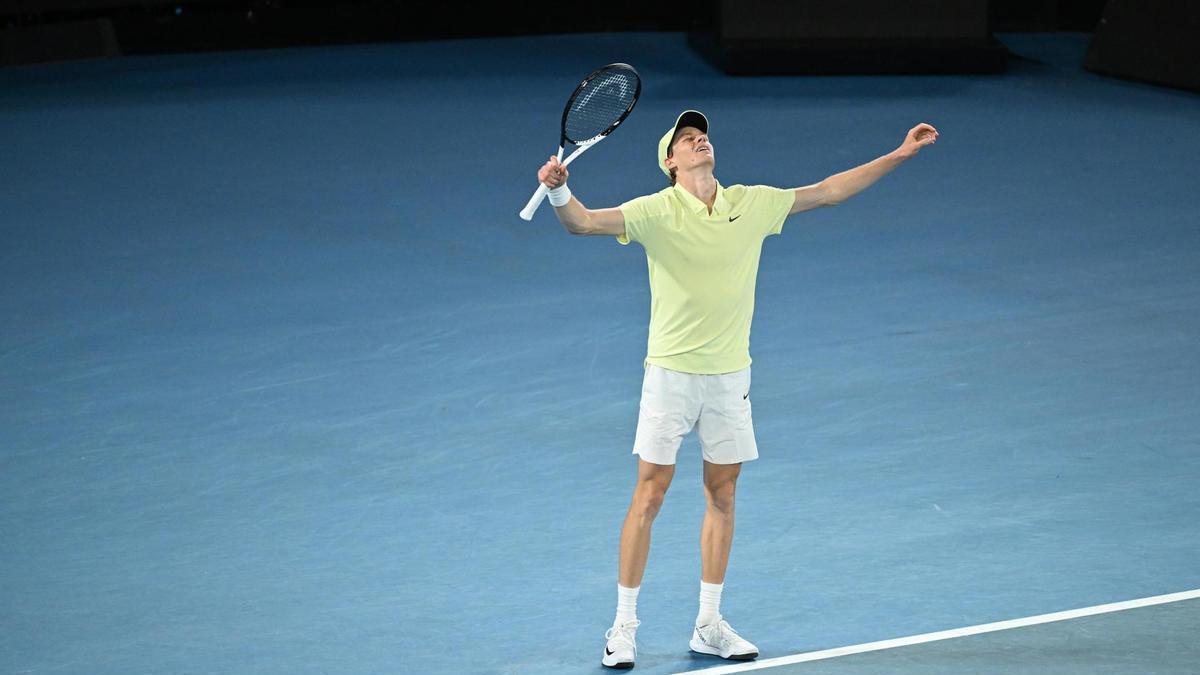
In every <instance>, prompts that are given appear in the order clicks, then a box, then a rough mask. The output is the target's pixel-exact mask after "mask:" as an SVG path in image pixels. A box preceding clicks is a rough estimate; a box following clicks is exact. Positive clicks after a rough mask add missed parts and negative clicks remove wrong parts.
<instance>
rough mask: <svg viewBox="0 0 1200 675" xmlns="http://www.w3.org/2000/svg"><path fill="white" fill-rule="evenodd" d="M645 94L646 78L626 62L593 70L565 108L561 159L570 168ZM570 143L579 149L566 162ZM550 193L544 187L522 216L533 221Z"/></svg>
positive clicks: (539, 185)
mask: <svg viewBox="0 0 1200 675" xmlns="http://www.w3.org/2000/svg"><path fill="white" fill-rule="evenodd" d="M641 94H642V78H640V77H638V73H637V71H636V70H634V69H633V66H630V65H629V64H626V63H610V64H608V65H607V66H604V67H603V68H600V69H599V70H596V71H593V72H592V74H591V75H588V76H587V79H585V80H584V81H583V82H580V83H579V86H578V87H575V91H574V92H572V93H571V98H569V99H567V106H566V107H565V108H563V116H562V134H561V136H560V137H559V141H558V160H559V161H560V162H562V163H563V166H566V165H568V164H570V163H571V162H573V161H574V160H575V158H576V157H578V156H580V155H582V154H583V153H584V151H586V150H587V149H588V148H590V147H592V146H593V145H595V144H597V143H599V142H600V141H602V140H604V137H605V136H607V135H609V134H611V133H612V132H613V130H614V129H616V128H617V126H618V125H620V124H621V122H624V121H625V118H626V117H629V113H631V112H633V106H634V105H635V104H636V103H637V100H638V96H641ZM567 143H572V144H574V145H575V146H576V148H575V151H574V152H572V153H571V154H570V156H569V157H567V159H566V160H563V148H565V147H566V145H567ZM547 191H549V188H547V187H546V186H545V185H543V184H540V183H539V184H538V189H537V191H536V192H534V193H533V196H532V197H530V198H529V203H528V204H526V205H525V208H523V209H521V217H522V218H524V219H525V220H532V219H533V214H534V212H535V211H537V208H538V206H540V205H541V203H542V200H543V199H545V198H546V192H547Z"/></svg>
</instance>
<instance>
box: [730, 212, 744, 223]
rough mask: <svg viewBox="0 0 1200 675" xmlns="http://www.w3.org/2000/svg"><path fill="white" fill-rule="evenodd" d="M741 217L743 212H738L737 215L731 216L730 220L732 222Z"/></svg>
mask: <svg viewBox="0 0 1200 675" xmlns="http://www.w3.org/2000/svg"><path fill="white" fill-rule="evenodd" d="M741 217H742V214H740V213H739V214H737V215H736V216H729V222H731V223H732V222H733V221H735V220H737V219H738V218H741Z"/></svg>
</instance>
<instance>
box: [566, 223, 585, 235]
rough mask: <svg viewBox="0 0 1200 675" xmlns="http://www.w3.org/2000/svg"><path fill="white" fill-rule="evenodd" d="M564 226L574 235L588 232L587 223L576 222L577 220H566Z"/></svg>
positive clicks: (568, 232)
mask: <svg viewBox="0 0 1200 675" xmlns="http://www.w3.org/2000/svg"><path fill="white" fill-rule="evenodd" d="M563 227H564V228H566V230H567V234H573V235H576V236H578V235H583V234H587V233H588V227H587V224H586V223H576V222H572V221H566V220H564V221H563Z"/></svg>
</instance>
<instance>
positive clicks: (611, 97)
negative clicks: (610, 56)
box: [560, 63, 642, 145]
mask: <svg viewBox="0 0 1200 675" xmlns="http://www.w3.org/2000/svg"><path fill="white" fill-rule="evenodd" d="M641 95H642V78H641V77H640V76H639V75H638V72H637V70H635V69H634V67H633V66H631V65H629V64H628V63H610V64H608V65H607V66H604V67H603V68H597V69H596V70H594V71H592V73H591V74H590V75H588V76H587V77H586V78H585V79H584V80H583V81H582V82H580V83H579V86H578V87H575V91H574V92H572V93H571V97H570V98H569V99H567V105H566V107H564V108H563V116H562V142H561V143H560V145H565V144H566V143H567V142H570V143H574V144H575V145H583V144H585V143H587V142H589V141H597V140H600V139H601V138H603V137H605V136H607V135H609V134H611V133H612V132H613V130H614V129H616V128H617V127H618V126H619V125H620V124H621V122H624V121H625V118H626V117H629V113H631V112H633V106H635V105H637V101H638V98H639V97H640V96H641Z"/></svg>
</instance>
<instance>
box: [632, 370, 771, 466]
mask: <svg viewBox="0 0 1200 675" xmlns="http://www.w3.org/2000/svg"><path fill="white" fill-rule="evenodd" d="M693 426H695V427H697V431H698V433H699V436H700V448H701V450H702V451H703V453H704V459H705V460H706V461H708V462H711V463H713V464H737V463H738V462H747V461H750V460H752V459H758V445H757V444H756V443H755V442H754V421H753V419H751V415H750V369H749V368H745V369H743V370H739V371H737V372H735V373H723V374H720V375H698V374H695V373H681V372H678V371H674V370H667V369H666V368H660V367H658V366H655V365H652V364H647V366H646V375H645V377H644V378H643V379H642V403H641V406H640V409H639V411H638V425H637V438H636V439H635V440H634V442H633V454H635V455H639V456H641V458H642V459H644V460H646V461H647V462H650V463H651V464H674V463H675V454H676V453H677V452H678V451H679V444H680V443H681V442H683V437H684V436H686V435H688V433H690V432H691V430H692V427H693Z"/></svg>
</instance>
